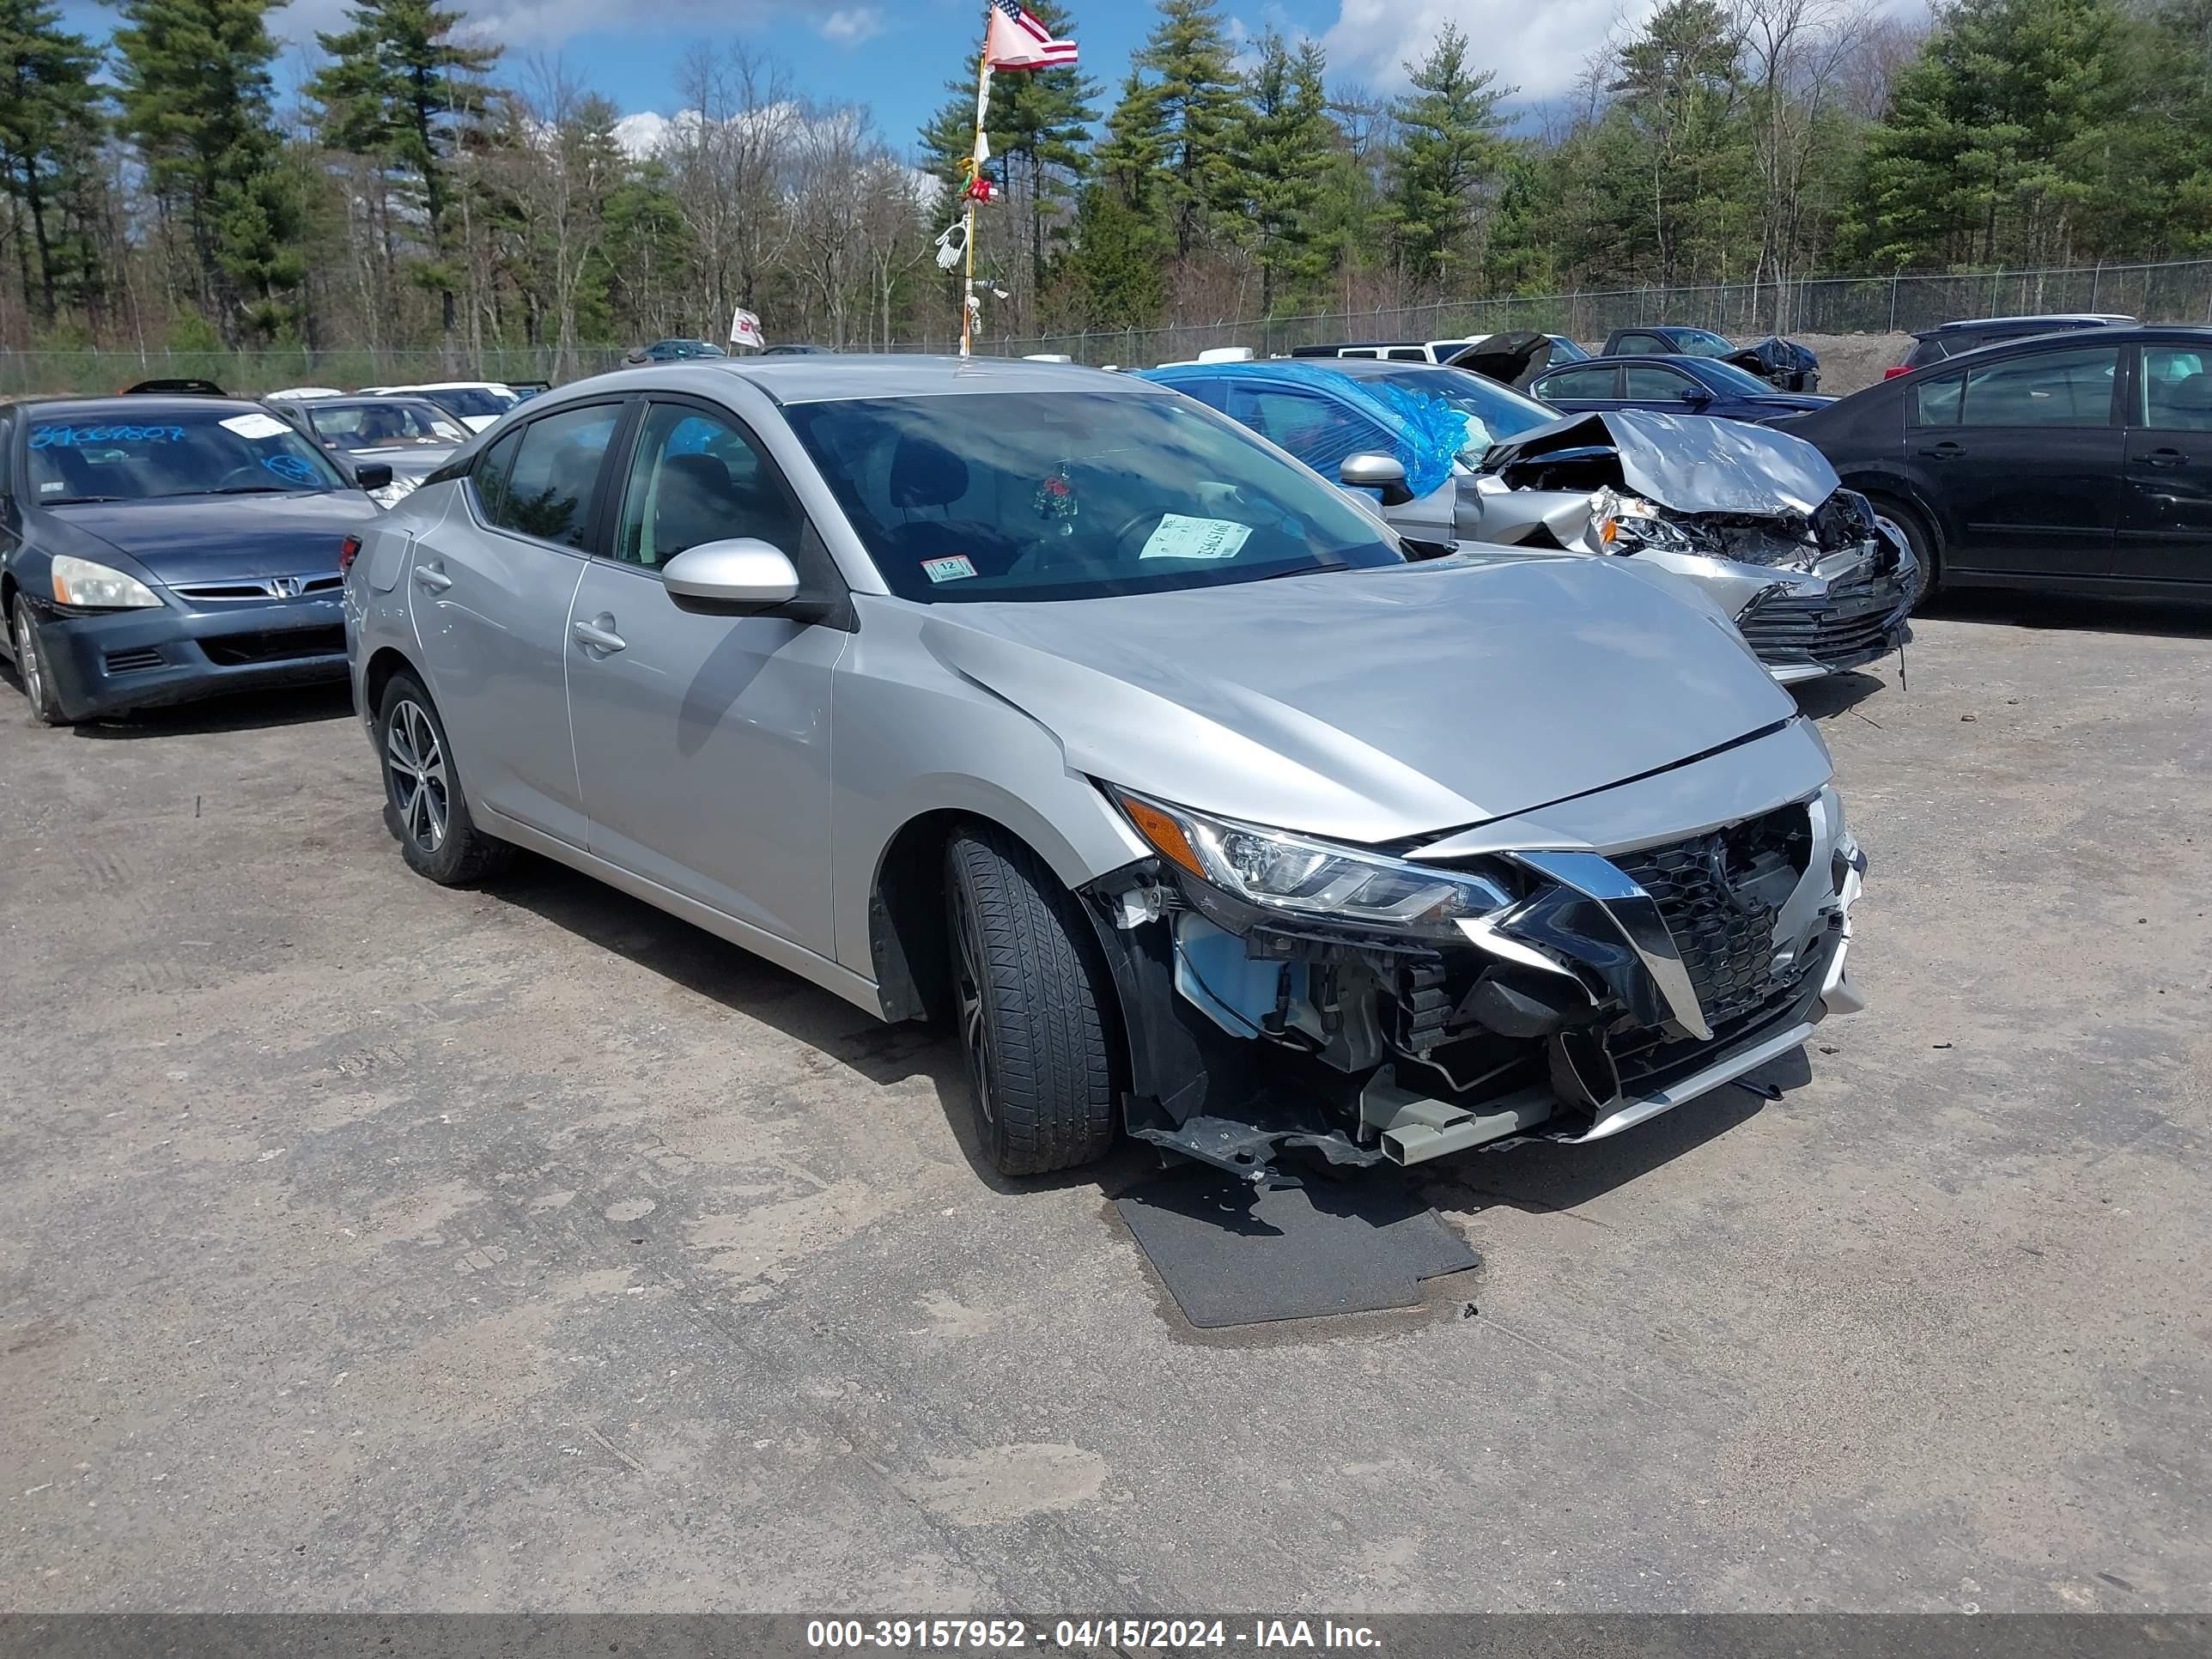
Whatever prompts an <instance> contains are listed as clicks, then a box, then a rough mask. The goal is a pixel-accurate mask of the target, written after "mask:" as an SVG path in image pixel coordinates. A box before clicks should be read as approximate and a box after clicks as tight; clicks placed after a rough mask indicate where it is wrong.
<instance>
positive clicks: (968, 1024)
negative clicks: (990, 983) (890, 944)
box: [952, 881, 998, 1123]
mask: <svg viewBox="0 0 2212 1659" xmlns="http://www.w3.org/2000/svg"><path fill="white" fill-rule="evenodd" d="M952 916H953V926H954V928H955V931H956V932H957V933H958V934H959V946H960V963H959V971H958V973H957V979H958V981H959V983H958V985H957V987H955V988H956V990H957V994H958V1000H959V1004H960V1046H961V1048H963V1050H965V1051H966V1054H967V1056H968V1077H969V1082H970V1083H972V1084H973V1085H974V1086H975V1104H976V1106H977V1108H978V1109H980V1110H981V1112H982V1114H983V1121H985V1122H986V1123H991V1122H995V1121H997V1118H998V1111H997V1107H996V1105H995V1103H994V1101H993V1100H992V1097H991V1096H992V1090H991V1050H990V1044H989V1042H987V1039H986V1038H985V1036H984V1032H983V949H982V941H981V939H979V938H978V937H977V936H976V927H975V905H974V904H973V903H972V902H970V901H969V897H968V895H967V894H966V893H965V892H963V891H962V890H961V889H960V885H959V884H958V883H957V881H956V882H955V883H954V884H953V893H952Z"/></svg>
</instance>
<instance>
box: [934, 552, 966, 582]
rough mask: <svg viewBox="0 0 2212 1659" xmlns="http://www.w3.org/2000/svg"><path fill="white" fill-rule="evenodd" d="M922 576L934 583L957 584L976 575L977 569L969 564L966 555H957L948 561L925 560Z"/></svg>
mask: <svg viewBox="0 0 2212 1659" xmlns="http://www.w3.org/2000/svg"><path fill="white" fill-rule="evenodd" d="M921 574H923V575H925V576H927V577H928V578H929V580H932V581H933V582H957V581H958V580H960V579H961V578H962V577H963V576H972V575H974V574H975V566H974V565H972V564H970V563H969V562H968V556H967V555H966V554H965V553H955V554H954V555H953V556H951V558H948V559H924V560H923V561H922V562H921Z"/></svg>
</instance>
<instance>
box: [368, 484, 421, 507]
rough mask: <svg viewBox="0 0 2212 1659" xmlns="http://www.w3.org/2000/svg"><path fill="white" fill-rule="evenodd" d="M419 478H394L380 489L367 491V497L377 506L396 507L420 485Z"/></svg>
mask: <svg viewBox="0 0 2212 1659" xmlns="http://www.w3.org/2000/svg"><path fill="white" fill-rule="evenodd" d="M421 484H422V480H421V479H420V478H397V477H396V478H394V479H392V482H391V483H388V484H386V485H385V486H383V488H381V489H372V490H370V491H369V492H368V499H369V500H371V501H374V502H375V503H376V504H377V505H378V506H379V507H397V506H398V505H399V503H400V502H402V501H405V500H406V499H407V498H408V497H409V496H410V495H413V494H414V493H415V491H416V489H418V488H419V487H420V486H421Z"/></svg>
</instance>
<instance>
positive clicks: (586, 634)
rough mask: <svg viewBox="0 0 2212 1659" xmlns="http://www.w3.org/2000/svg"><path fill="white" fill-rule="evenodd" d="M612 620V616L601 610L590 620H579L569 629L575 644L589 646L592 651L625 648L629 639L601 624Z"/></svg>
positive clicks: (614, 650) (615, 650)
mask: <svg viewBox="0 0 2212 1659" xmlns="http://www.w3.org/2000/svg"><path fill="white" fill-rule="evenodd" d="M613 621H614V618H613V617H611V616H609V615H607V613H606V612H605V611H601V612H600V613H599V615H598V616H597V617H593V618H592V620H591V621H590V622H580V623H576V624H575V626H574V628H572V629H570V630H569V631H570V632H571V633H573V634H574V635H575V636H576V643H577V644H579V645H584V646H589V647H591V648H592V650H594V651H605V652H607V653H610V654H611V653H614V652H617V651H622V650H625V649H627V648H628V647H629V641H628V640H626V639H624V638H623V636H622V635H619V634H617V633H616V632H615V631H614V629H612V628H611V627H602V626H601V624H602V623H612V622H613Z"/></svg>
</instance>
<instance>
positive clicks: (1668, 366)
mask: <svg viewBox="0 0 2212 1659" xmlns="http://www.w3.org/2000/svg"><path fill="white" fill-rule="evenodd" d="M1528 390H1529V392H1531V393H1533V394H1534V396H1536V397H1539V398H1542V399H1543V400H1544V401H1545V402H1546V403H1547V404H1551V405H1552V406H1553V408H1554V409H1563V410H1570V411H1571V412H1573V413H1575V414H1583V413H1585V412H1587V411H1589V410H1601V409H1649V410H1656V411H1658V412H1659V413H1661V414H1662V415H1717V416H1726V417H1727V418H1728V419H1729V420H1734V421H1761V422H1764V421H1771V420H1773V419H1775V418H1776V417H1777V416H1786V415H1802V414H1804V413H1806V412H1807V411H1808V410H1815V409H1826V407H1827V406H1828V405H1829V404H1832V403H1833V402H1835V401H1836V400H1835V399H1834V398H1820V397H1814V395H1812V394H1811V393H1809V392H1777V391H1776V390H1775V389H1774V388H1773V387H1772V386H1769V385H1768V384H1767V383H1766V382H1765V381H1764V380H1759V379H1758V378H1757V377H1756V376H1754V375H1751V374H1745V373H1744V372H1743V370H1741V369H1740V368H1737V367H1736V366H1735V364H1733V363H1724V362H1721V361H1720V360H1719V359H1718V358H1717V357H1686V356H1685V357H1593V358H1591V359H1590V360H1589V362H1586V363H1570V364H1568V365H1567V366H1566V367H1565V368H1555V369H1553V370H1551V371H1549V372H1548V373H1547V374H1542V375H1540V376H1539V377H1538V378H1537V380H1536V381H1535V383H1534V385H1533V386H1530V387H1529V388H1528Z"/></svg>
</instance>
